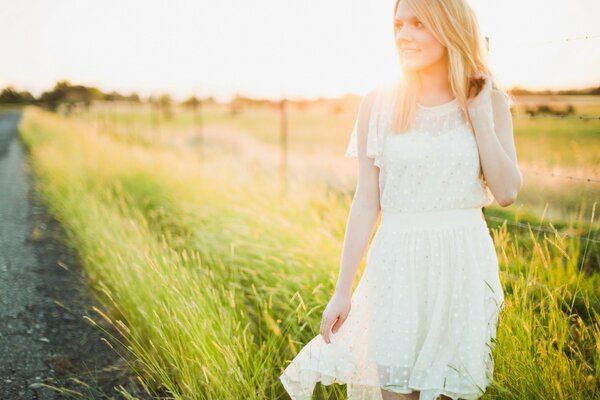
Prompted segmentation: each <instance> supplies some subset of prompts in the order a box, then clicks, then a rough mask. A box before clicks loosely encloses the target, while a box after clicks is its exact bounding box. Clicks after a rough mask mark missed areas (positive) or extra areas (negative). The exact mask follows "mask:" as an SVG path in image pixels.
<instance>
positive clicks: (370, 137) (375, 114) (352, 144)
mask: <svg viewBox="0 0 600 400" xmlns="http://www.w3.org/2000/svg"><path fill="white" fill-rule="evenodd" d="M374 96H375V97H374V99H373V103H372V106H371V112H370V115H369V124H368V131H367V150H366V155H367V157H369V158H372V159H373V160H374V161H373V164H374V165H376V166H377V167H379V168H381V153H382V145H383V143H382V138H383V129H381V128H382V127H381V123H380V108H381V97H382V96H381V95H380V93H379V90H378V89H375V93H374ZM366 98H367V96H366V95H365V96H363V98H362V100H361V102H360V106H359V112H358V113H357V116H356V120H355V121H354V127H353V128H352V132H351V134H350V140H349V141H348V145H347V147H346V154H345V155H346V157H350V158H356V159H358V120H359V118H358V116H359V115H360V111H361V110H362V109H363V108H364V107H365V106H366V105H365V100H366Z"/></svg>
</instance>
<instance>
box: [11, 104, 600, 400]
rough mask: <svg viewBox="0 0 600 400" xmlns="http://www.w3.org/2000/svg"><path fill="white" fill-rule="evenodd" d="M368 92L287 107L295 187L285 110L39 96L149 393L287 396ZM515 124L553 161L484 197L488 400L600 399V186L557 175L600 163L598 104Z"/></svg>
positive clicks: (60, 213)
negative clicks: (494, 317) (290, 368)
mask: <svg viewBox="0 0 600 400" xmlns="http://www.w3.org/2000/svg"><path fill="white" fill-rule="evenodd" d="M340 104H341V106H340ZM357 107H358V102H357V100H356V99H352V98H345V99H343V101H341V103H337V102H334V101H321V102H318V103H314V104H309V105H308V106H306V107H305V108H303V109H301V108H298V107H293V106H290V107H289V109H288V112H287V121H288V148H287V153H286V154H287V164H286V169H285V170H284V173H285V176H286V185H285V186H282V184H281V183H282V180H281V177H282V175H281V174H282V170H281V168H280V165H281V159H282V151H281V149H280V146H279V143H280V137H279V135H280V131H279V129H280V123H281V121H280V114H279V112H278V110H276V109H273V108H268V107H247V108H244V109H242V110H241V111H240V112H237V113H233V112H232V111H231V110H230V109H229V108H228V107H225V106H223V105H207V106H205V107H204V108H203V112H202V125H200V124H199V123H198V122H197V121H198V120H197V118H198V116H197V115H194V114H193V113H192V112H191V111H189V110H185V109H180V108H176V109H175V110H174V113H173V116H172V118H166V117H165V116H164V115H161V114H159V113H157V112H156V111H153V110H151V109H150V108H147V107H144V106H132V105H110V104H96V105H95V106H94V107H93V108H92V109H90V110H89V111H78V112H76V113H74V114H71V115H69V116H65V115H61V114H60V113H59V114H55V113H49V112H47V111H44V110H41V109H39V108H36V107H26V108H25V109H24V115H23V118H22V119H21V122H20V133H21V137H22V138H23V140H24V142H25V144H26V146H27V148H28V151H29V157H30V160H31V165H32V169H33V172H34V174H35V187H36V190H37V191H38V192H39V193H40V194H41V195H42V197H43V199H44V200H45V202H46V203H47V205H48V207H49V209H50V211H51V213H52V214H53V215H54V216H55V217H56V218H57V219H58V220H59V221H60V222H61V223H62V224H63V225H64V227H65V228H66V231H67V233H68V238H67V240H68V245H70V246H73V247H74V248H75V249H76V250H77V253H78V255H79V258H80V260H81V264H82V266H83V268H84V271H85V274H86V276H87V278H88V281H89V283H90V286H91V288H92V290H93V292H94V294H95V295H96V296H97V297H98V299H99V300H100V302H101V304H103V306H104V308H103V309H102V310H100V309H98V310H97V313H96V314H95V315H90V316H89V317H87V318H88V320H89V321H90V323H93V324H97V326H98V329H102V327H103V326H104V324H106V323H108V324H111V326H112V327H113V328H114V329H115V330H116V331H117V332H118V333H119V335H115V336H107V339H108V340H107V343H109V344H110V345H111V346H112V347H113V348H114V351H117V352H119V353H120V354H122V355H124V356H125V357H126V358H127V359H128V360H129V368H130V369H131V373H133V374H135V376H136V377H137V380H138V382H140V385H142V386H143V387H144V388H145V390H146V391H147V392H148V393H149V394H151V395H152V396H155V397H156V398H173V399H223V400H227V399H287V398H288V397H287V395H286V394H285V392H284V390H283V387H282V386H281V383H280V382H279V379H278V377H279V375H280V374H281V372H282V370H283V368H285V366H286V363H287V362H289V360H290V359H291V358H293V356H294V355H295V354H296V353H297V352H298V351H299V349H300V348H301V347H302V346H303V344H305V343H307V342H308V341H309V340H310V339H311V338H312V337H314V336H315V335H316V334H318V328H319V322H320V316H321V312H322V310H323V309H324V307H325V305H326V303H327V301H328V300H329V297H330V296H331V294H332V290H333V288H334V285H335V282H336V278H337V273H338V269H339V259H340V255H341V248H342V241H343V238H344V233H345V227H346V219H347V217H348V211H349V207H350V204H351V201H352V192H353V189H354V184H355V179H356V161H355V160H351V159H347V158H345V157H344V156H343V154H344V151H345V148H346V143H347V139H348V137H349V133H350V131H351V128H352V125H353V123H354V118H355V115H356V111H357ZM585 113H587V114H589V115H600V106H586V109H585ZM515 140H516V146H517V152H518V156H519V161H520V164H521V166H522V168H523V169H524V170H525V169H527V170H529V171H538V172H543V173H545V174H546V175H541V174H533V173H530V172H527V173H524V178H525V183H524V187H523V189H522V192H521V193H520V194H519V199H518V201H517V203H516V204H514V205H511V206H510V207H508V208H504V209H503V208H500V207H499V206H497V205H496V204H493V205H492V206H490V207H487V208H486V210H485V214H486V217H487V218H488V223H489V226H490V227H491V229H492V233H493V237H494V241H495V245H496V249H497V252H498V255H499V261H500V269H501V272H500V273H501V276H500V277H501V281H502V283H503V285H504V287H505V292H506V306H505V308H504V310H503V313H502V314H501V316H500V323H499V330H498V337H497V342H496V346H495V349H494V359H495V369H494V378H495V380H494V382H493V384H492V385H491V386H490V387H489V388H488V390H487V392H486V395H485V396H484V398H489V399H493V398H497V399H540V398H544V399H545V398H552V399H591V398H598V397H600V385H599V382H600V372H599V368H598V367H599V366H600V341H599V339H600V270H599V265H600V252H599V249H598V247H599V246H598V241H600V234H599V230H598V226H599V225H598V213H599V212H600V210H599V209H598V204H597V201H598V198H599V194H600V183H594V182H590V181H585V180H578V179H567V178H563V177H556V176H550V175H547V174H548V173H554V174H556V175H561V176H577V177H598V176H599V175H600V174H599V173H598V170H599V166H600V159H599V158H600V152H599V150H600V120H587V121H586V120H567V119H565V120H555V119H539V120H527V119H520V118H515ZM504 221H506V222H504ZM509 222H510V223H509ZM586 238H587V239H591V240H587V239H586ZM362 268H364V260H363V265H361V271H359V276H360V273H361V272H362ZM356 282H358V277H357V279H356V281H355V283H356ZM119 390H120V391H121V393H122V394H123V395H125V396H126V395H127V394H126V389H125V388H119ZM131 398H133V396H131ZM315 398H318V399H343V398H345V388H344V387H343V386H338V385H332V386H323V385H318V386H317V390H316V391H315Z"/></svg>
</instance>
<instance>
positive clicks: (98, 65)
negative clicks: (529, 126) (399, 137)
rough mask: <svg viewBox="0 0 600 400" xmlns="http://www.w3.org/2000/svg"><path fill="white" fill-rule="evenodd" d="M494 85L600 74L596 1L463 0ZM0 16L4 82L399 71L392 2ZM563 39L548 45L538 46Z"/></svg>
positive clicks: (311, 89) (566, 81) (306, 89)
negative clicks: (484, 42)
mask: <svg viewBox="0 0 600 400" xmlns="http://www.w3.org/2000/svg"><path fill="white" fill-rule="evenodd" d="M469 2H470V4H471V5H472V6H473V8H474V9H475V10H476V12H477V14H478V16H479V22H480V25H481V29H482V33H483V34H484V36H489V37H490V57H491V63H492V69H493V70H494V71H495V73H496V75H497V77H498V79H499V81H500V83H501V84H503V85H506V86H507V87H512V86H513V85H518V86H521V87H526V88H530V89H562V88H582V87H589V86H596V85H599V84H600V51H598V50H599V49H600V38H598V37H595V38H591V39H587V40H569V41H566V40H564V39H566V38H579V37H582V36H598V35H600V28H598V16H599V15H600V1H598V0H573V1H568V2H566V1H559V0H527V1H522V0H503V1H497V0H469ZM3 3H4V4H3V5H2V13H1V14H0V48H1V49H2V58H3V62H2V63H0V87H2V88H3V87H5V86H6V85H8V84H12V85H14V86H15V87H16V88H17V89H18V90H29V91H30V92H31V93H32V94H34V95H35V96H37V95H39V94H40V93H41V92H42V91H44V90H49V89H51V88H52V87H53V86H54V84H55V82H56V81H57V80H62V79H67V80H69V81H70V82H71V83H73V84H84V85H93V86H96V87H98V88H100V89H101V90H104V91H111V90H117V91H119V92H121V93H123V94H128V93H130V92H132V91H136V92H138V93H139V94H140V95H142V96H147V95H150V94H158V93H162V92H169V93H171V94H172V95H173V97H174V98H176V99H183V98H185V97H187V96H190V95H193V94H196V95H198V96H202V97H204V96H208V95H213V96H216V97H217V98H218V99H221V100H227V99H228V98H229V96H231V95H233V94H234V93H241V94H243V95H248V96H258V97H269V98H278V97H279V96H281V95H282V94H285V95H288V96H307V97H313V96H321V95H323V96H336V95H340V94H343V93H347V92H354V93H358V94H363V93H365V92H366V91H367V90H368V89H370V88H372V87H374V86H377V85H379V84H384V83H388V82H392V81H394V80H395V79H396V78H397V76H398V74H399V71H400V63H399V59H398V55H397V53H396V49H395V47H394V38H393V28H392V23H391V18H392V15H391V14H392V12H393V4H394V1H393V0H378V1H376V0H254V1H247V0H187V1H185V0H177V1H166V0H163V1H159V0H127V1H123V0H102V1H82V0H19V1H4V2H3ZM554 40H558V41H557V42H553V43H546V44H539V43H540V42H548V41H554Z"/></svg>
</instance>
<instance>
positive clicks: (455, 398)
mask: <svg viewBox="0 0 600 400" xmlns="http://www.w3.org/2000/svg"><path fill="white" fill-rule="evenodd" d="M303 371H309V372H313V373H316V374H319V375H320V378H319V379H317V380H315V381H314V382H313V383H312V389H311V393H310V394H305V393H296V392H295V391H294V389H293V388H292V382H297V384H298V385H299V386H301V382H299V381H294V380H291V379H289V378H288V376H287V374H285V373H284V374H282V375H280V376H279V380H280V381H281V383H282V385H283V387H284V388H285V390H286V392H287V393H288V395H289V396H290V398H291V399H292V400H312V398H313V394H314V389H315V386H316V384H317V383H321V384H322V385H324V386H330V385H331V384H333V383H337V384H339V385H359V386H369V387H371V388H379V389H381V390H386V391H388V392H392V393H398V394H411V393H414V392H415V391H418V392H423V391H435V392H434V394H433V397H423V398H422V399H421V396H419V400H436V399H437V398H438V397H439V396H441V395H444V396H447V397H450V398H451V399H452V400H459V399H460V400H477V399H479V398H481V396H483V394H484V391H485V389H486V388H487V386H488V385H486V386H485V388H484V390H483V391H477V392H468V393H464V392H456V391H452V390H451V389H444V388H440V387H416V386H408V390H410V391H409V392H402V391H394V390H390V389H389V388H388V389H386V388H385V387H382V386H379V385H373V384H372V383H365V382H364V381H346V380H345V379H344V378H341V377H340V376H337V375H331V373H330V372H325V371H321V370H317V369H303ZM323 378H325V379H323ZM346 388H347V386H346ZM346 390H347V389H346ZM428 395H429V396H431V394H428ZM428 395H426V396H428Z"/></svg>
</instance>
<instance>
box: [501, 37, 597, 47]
mask: <svg viewBox="0 0 600 400" xmlns="http://www.w3.org/2000/svg"><path fill="white" fill-rule="evenodd" d="M598 38H600V35H585V36H575V37H569V38H562V39H552V40H545V41H541V42H530V43H510V46H512V47H535V46H543V45H546V44H553V43H563V42H573V41H577V40H590V39H598ZM507 44H508V43H504V42H503V43H496V44H493V45H507Z"/></svg>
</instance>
